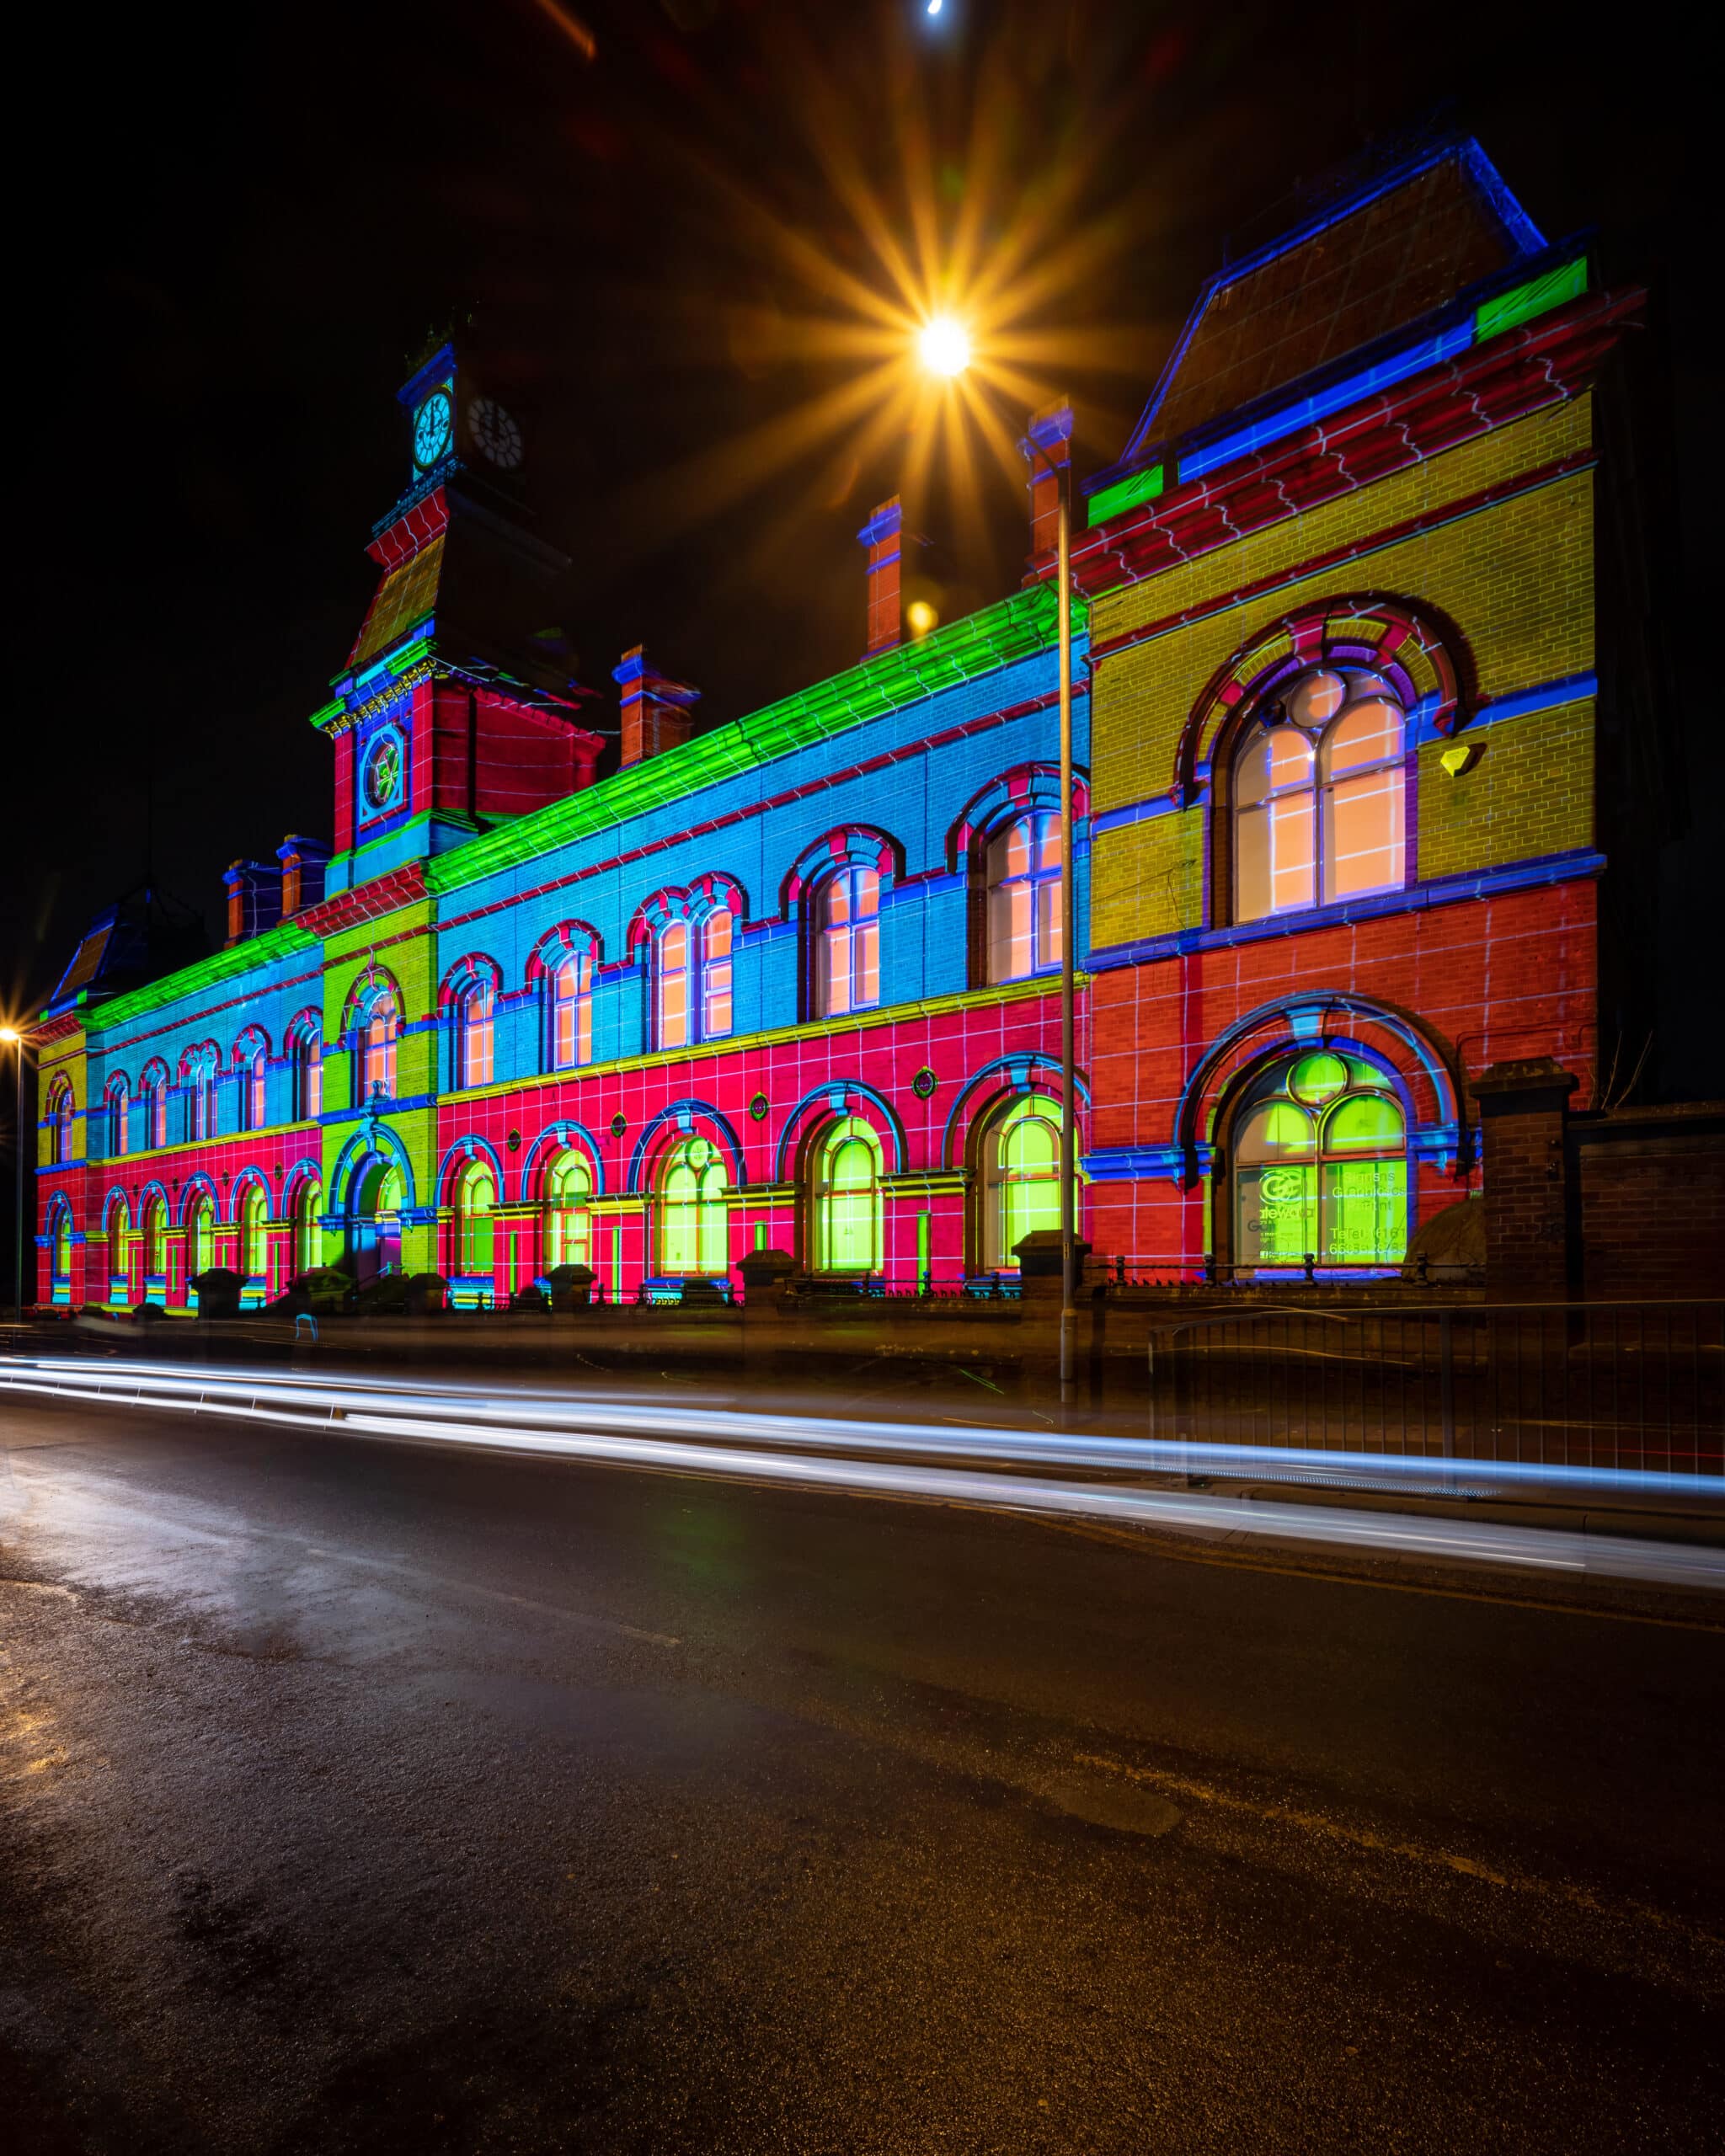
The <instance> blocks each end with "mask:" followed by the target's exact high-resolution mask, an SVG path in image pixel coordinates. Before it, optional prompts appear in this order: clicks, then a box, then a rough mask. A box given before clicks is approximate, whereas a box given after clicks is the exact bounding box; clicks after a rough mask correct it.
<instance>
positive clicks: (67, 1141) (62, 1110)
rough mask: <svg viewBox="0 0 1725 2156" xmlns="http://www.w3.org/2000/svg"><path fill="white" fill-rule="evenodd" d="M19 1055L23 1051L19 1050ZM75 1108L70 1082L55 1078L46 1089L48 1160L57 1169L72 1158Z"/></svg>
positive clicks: (66, 1079)
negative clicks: (62, 1162)
mask: <svg viewBox="0 0 1725 2156" xmlns="http://www.w3.org/2000/svg"><path fill="white" fill-rule="evenodd" d="M19 1053H20V1054H22V1053H23V1051H22V1050H21V1049H20V1050H19ZM76 1113H77V1108H76V1106H75V1104H74V1102H73V1100H72V1081H71V1080H70V1079H69V1078H63V1077H62V1078H56V1080H55V1081H54V1082H53V1084H52V1085H51V1086H50V1087H49V1088H48V1114H47V1118H46V1120H47V1124H48V1159H49V1161H50V1163H51V1165H52V1166H55V1167H58V1166H60V1164H61V1161H69V1160H70V1159H71V1158H72V1120H73V1118H74V1117H75V1115H76Z"/></svg>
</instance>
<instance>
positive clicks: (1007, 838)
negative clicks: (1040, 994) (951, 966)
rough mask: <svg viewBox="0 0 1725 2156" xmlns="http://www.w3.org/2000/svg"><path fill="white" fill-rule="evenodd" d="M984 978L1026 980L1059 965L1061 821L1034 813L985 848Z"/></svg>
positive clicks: (1041, 812)
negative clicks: (985, 932)
mask: <svg viewBox="0 0 1725 2156" xmlns="http://www.w3.org/2000/svg"><path fill="white" fill-rule="evenodd" d="M987 872H988V978H989V979H990V980H991V981H1007V980H1028V979H1030V977H1031V975H1032V974H1043V973H1049V972H1050V971H1052V970H1053V969H1055V967H1057V966H1058V965H1059V964H1060V818H1059V816H1058V815H1056V814H1055V813H1054V811H1053V810H1052V809H1035V810H1033V812H1032V813H1031V814H1029V815H1028V816H1020V817H1017V819H1015V820H1014V821H1013V822H1012V823H1010V824H1008V825H1007V826H1006V828H1005V830H1000V831H996V834H995V835H994V836H993V837H992V838H991V840H990V841H989V842H988V856H987Z"/></svg>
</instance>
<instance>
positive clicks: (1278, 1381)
mask: <svg viewBox="0 0 1725 2156" xmlns="http://www.w3.org/2000/svg"><path fill="white" fill-rule="evenodd" d="M1149 1381H1150V1434H1151V1436H1152V1437H1156V1438H1162V1439H1172V1440H1174V1441H1176V1442H1182V1443H1189V1444H1249V1445H1258V1446H1265V1445H1268V1446H1288V1447H1295V1448H1306V1449H1313V1450H1317V1451H1324V1452H1377V1453H1386V1454H1409V1455H1413V1456H1417V1457H1423V1458H1435V1459H1467V1460H1519V1461H1523V1462H1531V1463H1534V1464H1536V1465H1546V1466H1562V1467H1575V1468H1594V1469H1602V1468H1606V1469H1633V1470H1640V1471H1642V1472H1646V1473H1653V1474H1687V1475H1697V1474H1699V1475H1720V1474H1722V1473H1725V1301H1720V1300H1714V1299H1707V1300H1695V1301H1676V1302H1661V1303H1569V1304H1562V1303H1560V1304H1544V1303H1533V1304H1497V1305H1481V1304H1477V1303H1474V1304H1467V1305H1449V1306H1445V1307H1444V1308H1440V1309H1430V1308H1423V1307H1414V1308H1409V1307H1407V1306H1406V1305H1400V1306H1394V1307H1386V1308H1382V1309H1375V1310H1374V1309H1359V1310H1332V1309H1305V1310H1300V1309H1290V1308H1281V1307H1276V1308H1265V1307H1260V1308H1258V1309H1256V1310H1250V1311H1245V1310H1242V1311H1241V1312H1240V1313H1239V1314H1238V1315H1232V1314H1229V1315H1218V1314H1215V1313H1214V1312H1212V1313H1210V1315H1205V1316H1201V1317H1193V1318H1188V1319H1185V1320H1182V1321H1176V1322H1174V1323H1172V1324H1169V1325H1166V1326H1157V1327H1156V1329H1155V1330H1154V1331H1153V1332H1152V1335H1151V1344H1150V1350H1149Z"/></svg>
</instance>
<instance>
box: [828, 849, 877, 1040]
mask: <svg viewBox="0 0 1725 2156" xmlns="http://www.w3.org/2000/svg"><path fill="white" fill-rule="evenodd" d="M814 938H815V941H814V1008H815V1012H816V1015H817V1016H818V1017H823V1018H839V1017H844V1016H845V1014H846V1012H847V1011H872V1010H873V1008H874V1007H875V1006H876V1005H877V1004H878V1003H879V1001H880V878H879V875H878V874H877V873H875V871H874V870H873V869H872V868H857V867H849V868H841V869H840V870H839V871H838V872H837V873H836V874H835V875H833V876H831V877H829V878H828V879H827V881H826V882H825V883H823V884H822V885H821V887H820V890H819V891H818V892H817V893H816V894H815V899H814Z"/></svg>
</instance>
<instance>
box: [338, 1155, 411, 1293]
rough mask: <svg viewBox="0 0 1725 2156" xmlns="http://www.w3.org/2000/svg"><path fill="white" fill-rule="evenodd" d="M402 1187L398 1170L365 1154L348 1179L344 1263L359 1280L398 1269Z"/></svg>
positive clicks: (391, 1164) (382, 1159)
mask: <svg viewBox="0 0 1725 2156" xmlns="http://www.w3.org/2000/svg"><path fill="white" fill-rule="evenodd" d="M405 1197H406V1188H405V1185H404V1182H403V1177H402V1171H401V1170H400V1169H399V1168H398V1166H396V1164H395V1163H394V1161H388V1160H385V1159H384V1158H383V1157H382V1155H380V1154H377V1153H372V1154H369V1155H367V1156H366V1159H364V1160H363V1161H360V1162H359V1163H358V1164H357V1165H356V1166H355V1169H354V1171H353V1174H352V1175H351V1176H350V1178H349V1180H348V1204H347V1264H346V1266H345V1267H344V1270H345V1271H346V1272H348V1273H350V1274H351V1275H352V1276H353V1278H354V1279H355V1281H358V1282H360V1283H364V1282H366V1281H367V1280H375V1279H376V1278H377V1276H378V1275H379V1273H399V1272H400V1270H401V1209H402V1206H403V1203H404V1200H405Z"/></svg>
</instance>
